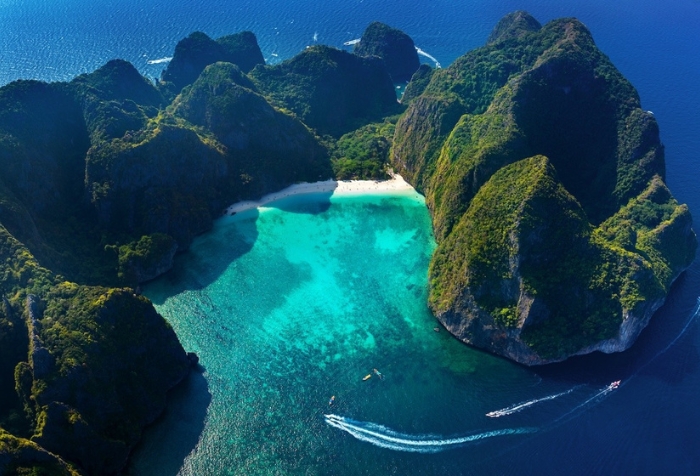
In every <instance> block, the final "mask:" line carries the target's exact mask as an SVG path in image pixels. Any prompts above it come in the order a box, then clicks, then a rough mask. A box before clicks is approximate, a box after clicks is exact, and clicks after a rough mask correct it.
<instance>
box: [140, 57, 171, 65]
mask: <svg viewBox="0 0 700 476" xmlns="http://www.w3.org/2000/svg"><path fill="white" fill-rule="evenodd" d="M172 59H173V58H172V56H167V57H165V58H158V59H153V60H148V61H146V63H148V64H162V63H169V62H170V61H171V60H172Z"/></svg>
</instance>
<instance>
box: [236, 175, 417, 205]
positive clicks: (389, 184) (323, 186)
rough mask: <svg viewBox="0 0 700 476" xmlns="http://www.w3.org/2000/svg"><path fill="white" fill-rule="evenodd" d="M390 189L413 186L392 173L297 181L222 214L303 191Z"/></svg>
mask: <svg viewBox="0 0 700 476" xmlns="http://www.w3.org/2000/svg"><path fill="white" fill-rule="evenodd" d="M390 190H413V187H411V185H410V184H409V183H408V182H406V181H405V180H404V179H403V177H401V176H400V175H398V174H393V175H392V178H391V180H381V181H377V180H343V181H340V182H338V181H335V180H326V181H324V182H312V183H307V182H304V183H298V184H295V185H291V186H289V187H287V188H285V189H284V190H280V191H279V192H275V193H270V194H267V195H265V196H264V197H262V198H261V199H260V200H245V201H242V202H237V203H234V204H233V205H231V206H230V207H228V208H227V209H226V210H225V211H224V214H226V215H233V214H235V213H238V212H242V211H245V210H250V209H251V208H258V207H262V206H265V205H266V204H268V203H270V202H274V201H276V200H281V199H283V198H287V197H291V196H293V195H301V194H305V193H319V192H333V195H362V194H366V193H371V192H386V191H390Z"/></svg>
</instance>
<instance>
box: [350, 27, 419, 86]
mask: <svg viewBox="0 0 700 476" xmlns="http://www.w3.org/2000/svg"><path fill="white" fill-rule="evenodd" d="M354 53H355V54H356V55H360V56H379V57H380V58H382V59H383V60H384V63H385V64H386V68H387V70H388V71H389V74H390V75H391V80H392V81H393V82H395V83H401V82H404V81H408V80H409V79H411V76H413V73H415V72H416V70H417V69H418V68H419V67H420V60H419V59H418V53H417V52H416V47H415V45H414V44H413V40H412V39H411V37H410V36H408V35H407V34H406V33H404V32H402V31H401V30H397V29H396V28H391V27H390V26H388V25H385V24H384V23H380V22H378V21H375V22H372V23H370V24H369V26H368V27H367V28H366V29H365V31H364V33H362V38H361V39H360V42H359V43H358V44H356V45H355V49H354Z"/></svg>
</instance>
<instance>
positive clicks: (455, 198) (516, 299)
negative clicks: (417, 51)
mask: <svg viewBox="0 0 700 476" xmlns="http://www.w3.org/2000/svg"><path fill="white" fill-rule="evenodd" d="M392 153H393V157H392V160H393V162H394V165H395V167H396V168H397V169H398V170H399V171H400V172H401V173H402V174H403V175H404V176H405V177H407V178H408V179H409V181H411V182H412V183H414V184H415V185H416V186H417V187H418V188H420V189H421V190H423V191H424V192H425V195H426V202H427V204H428V206H429V208H430V211H431V213H432V217H433V224H434V227H435V234H436V237H437V239H438V242H439V246H438V249H437V251H436V254H435V256H434V258H433V261H432V264H431V271H430V279H431V298H430V299H431V306H432V308H433V310H434V311H435V313H436V315H437V316H438V318H439V319H440V320H441V321H442V322H443V323H444V324H445V325H446V327H447V328H448V329H450V330H451V331H452V332H453V333H455V335H457V336H458V337H460V338H461V339H462V340H464V341H466V342H469V343H472V344H474V345H476V346H478V347H482V348H485V349H488V350H491V351H493V352H495V353H498V354H501V355H505V356H507V357H509V358H512V359H514V360H517V361H519V362H522V363H526V364H541V363H546V362H551V361H557V360H562V359H565V358H566V357H568V356H570V355H573V354H577V353H586V352H591V351H593V350H604V351H608V352H610V351H619V350H624V349H625V348H627V347H629V345H631V343H632V342H633V341H634V339H635V338H636V336H637V335H638V334H639V332H640V331H641V329H642V328H643V327H644V326H645V325H646V323H647V322H648V321H649V318H650V316H651V314H652V313H653V312H654V311H655V310H656V309H657V308H658V307H659V306H660V305H661V303H662V302H663V299H664V297H665V294H666V293H667V292H668V289H669V286H670V284H671V282H672V281H673V280H674V279H675V278H676V277H677V276H678V274H679V273H680V272H681V271H682V270H683V269H684V268H685V267H686V266H688V265H689V263H690V262H691V261H692V257H693V256H694V253H695V248H696V240H695V234H694V233H693V231H692V230H691V228H690V224H691V220H690V215H689V214H688V211H687V207H685V206H683V205H679V204H678V203H676V202H675V200H673V197H672V196H671V195H670V192H668V190H667V189H666V187H665V185H664V184H663V177H664V174H665V168H664V159H663V147H662V146H661V143H660V141H659V131H658V126H657V124H656V121H655V120H654V117H653V115H651V114H650V113H647V112H644V111H642V110H641V108H640V104H639V98H638V96H637V93H636V91H635V90H634V88H633V87H632V86H631V85H630V84H629V82H627V81H626V80H625V79H624V78H623V77H622V76H621V75H620V73H619V72H618V71H617V70H615V68H614V67H613V66H612V64H611V63H610V62H609V60H608V59H607V58H606V57H605V56H604V55H603V54H602V53H600V51H599V50H597V48H596V47H595V45H594V43H593V40H592V38H591V36H590V33H589V32H588V30H586V28H585V27H584V26H583V25H582V24H581V23H579V22H578V21H576V20H573V19H563V20H557V21H553V22H551V23H549V24H547V25H545V26H544V27H540V25H539V23H537V21H536V20H534V19H533V18H532V17H530V16H529V15H527V14H526V13H524V12H516V13H515V14H511V15H509V16H507V17H506V18H504V20H502V21H501V22H500V23H499V25H498V26H497V28H496V29H495V30H494V33H493V34H492V35H491V37H490V39H489V43H488V44H487V46H485V47H483V48H481V49H478V50H476V51H473V52H471V53H468V54H467V55H465V56H463V57H461V58H459V59H458V60H457V61H455V63H454V64H453V65H451V66H450V67H449V68H447V69H445V70H438V71H435V72H434V73H433V74H432V76H431V79H430V82H429V84H428V85H427V86H426V87H425V90H424V91H423V93H422V94H421V95H420V96H418V97H416V98H415V99H412V100H411V102H410V104H409V106H408V109H407V111H406V113H405V114H404V115H403V116H402V117H401V119H400V120H399V122H398V124H397V127H396V133H395V136H394V148H393V152H392ZM530 157H532V158H530ZM528 158H529V159H528ZM523 159H527V160H523ZM644 197H647V198H644ZM649 197H654V198H653V199H651V198H649ZM628 207H632V208H633V209H634V210H636V211H635V212H631V211H629V210H628ZM642 210H643V211H642ZM632 215H634V216H637V217H639V216H645V217H647V219H646V221H644V222H642V221H640V220H638V219H632V218H631V216H632ZM611 230H614V231H611ZM661 235H663V236H664V238H663V239H660V238H659V237H660V236H661ZM652 236H653V237H654V238H651V237H652ZM642 237H644V238H643V239H642ZM662 241H664V242H665V243H666V244H663V243H662ZM671 242H673V243H675V245H674V246H670V245H669V243H671ZM641 243H643V244H642V245H641V246H642V248H640V247H639V246H640V244H641Z"/></svg>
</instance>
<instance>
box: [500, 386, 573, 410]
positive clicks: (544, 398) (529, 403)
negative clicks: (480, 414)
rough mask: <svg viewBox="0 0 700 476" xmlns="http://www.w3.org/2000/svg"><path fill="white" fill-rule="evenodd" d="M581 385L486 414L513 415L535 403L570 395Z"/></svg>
mask: <svg viewBox="0 0 700 476" xmlns="http://www.w3.org/2000/svg"><path fill="white" fill-rule="evenodd" d="M579 387H581V385H576V386H575V387H573V388H570V389H569V390H567V391H566V392H561V393H557V394H555V395H548V396H546V397H542V398H536V399H534V400H529V401H527V402H522V403H516V404H515V405H511V406H509V407H506V408H502V409H500V410H494V411H492V412H488V413H487V414H486V416H487V417H491V418H499V417H502V416H507V415H512V414H513V413H517V412H519V411H522V410H524V409H526V408H527V407H531V406H532V405H535V404H537V403H540V402H546V401H548V400H554V399H555V398H559V397H563V396H564V395H568V394H570V393H571V392H573V391H574V390H576V389H577V388H579Z"/></svg>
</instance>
